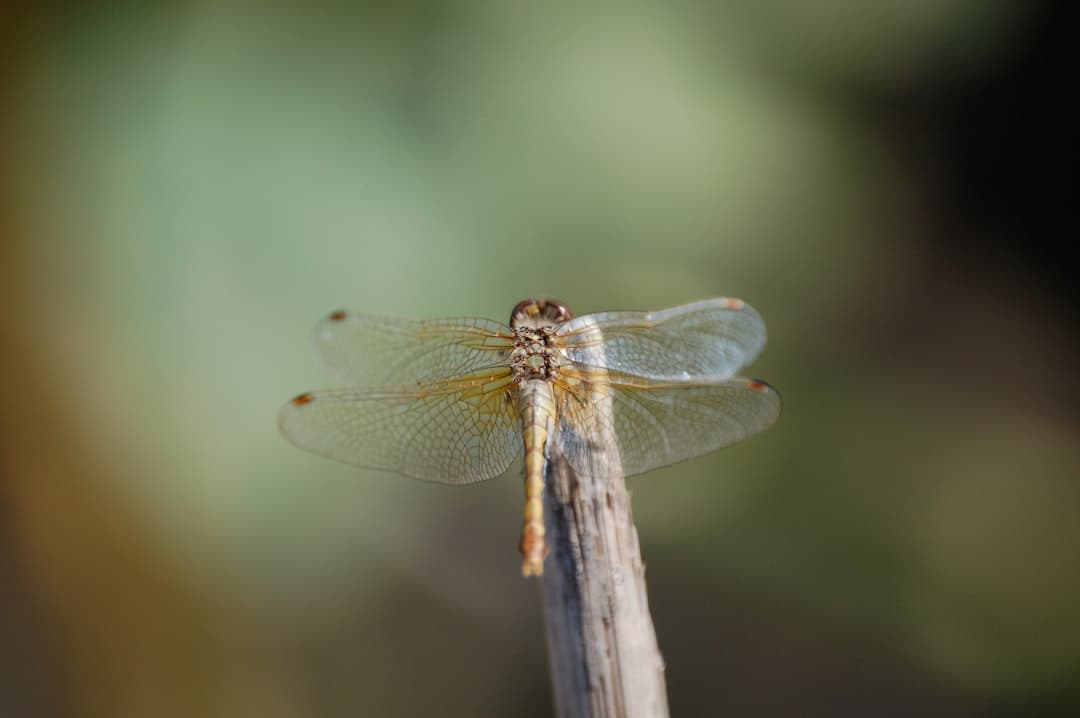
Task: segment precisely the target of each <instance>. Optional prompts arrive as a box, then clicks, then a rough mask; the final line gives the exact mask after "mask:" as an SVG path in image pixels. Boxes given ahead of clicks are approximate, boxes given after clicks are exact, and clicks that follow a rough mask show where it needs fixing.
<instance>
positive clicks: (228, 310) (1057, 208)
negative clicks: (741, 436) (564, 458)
mask: <svg viewBox="0 0 1080 718" xmlns="http://www.w3.org/2000/svg"><path fill="white" fill-rule="evenodd" d="M1063 8H1064V4H1063V3H1057V4H1052V3H1020V2H1015V1H1014V2H1009V1H1006V0H991V1H982V2H974V0H936V1H934V2H930V1H929V0H924V1H922V2H901V1H900V0H883V1H882V2H879V3H873V4H852V3H847V2H842V1H841V0H822V1H821V2H816V3H800V2H795V1H794V0H768V1H766V2H760V3H753V4H751V3H746V4H731V3H723V4H719V5H706V6H697V5H683V4H661V3H650V2H636V3H631V4H601V5H598V6H590V7H588V8H584V7H580V6H577V5H572V4H556V5H546V6H543V7H530V6H525V5H518V4H497V5H496V4H492V5H484V4H479V3H448V4H431V3H421V2H407V3H393V4H390V3H388V4H379V3H368V4H357V5H352V4H343V3H329V2H323V3H307V4H300V3H290V2H281V3H272V4H268V5H260V4H254V3H246V2H242V1H235V0H231V1H229V2H224V3H205V2H182V3H173V4H164V3H162V4H154V3H145V4H139V3H113V4H107V5H96V6H90V5H88V6H84V7H81V8H73V7H72V6H69V5H67V4H63V3H37V4H30V3H25V2H14V3H7V4H5V5H2V6H0V111H2V114H0V159H2V162H0V240H2V241H0V285H2V286H3V289H4V296H5V297H6V298H7V301H5V302H4V311H3V321H2V324H0V342H2V343H0V369H2V371H3V376H4V377H5V387H6V395H7V402H6V410H5V411H3V412H0V715H3V716H80V717H81V716H110V717H111V716H150V715H153V716H185V717H186V716H266V717H270V718H273V717H276V716H281V717H283V718H285V717H293V716H345V715H350V716H352V715H364V716H406V715H409V716H411V715H431V714H435V713H436V712H438V714H440V715H444V716H459V715H460V716H477V715H499V716H502V715H506V716H533V715H535V716H542V715H549V714H550V711H551V702H550V697H549V689H548V683H547V669H546V656H545V652H544V644H543V640H544V633H543V619H542V616H541V615H540V600H539V591H538V589H537V586H536V584H535V583H533V582H529V581H524V580H522V579H521V578H520V576H519V574H518V568H517V556H516V553H515V550H514V549H515V541H516V535H517V531H518V528H519V526H518V522H519V505H520V496H519V493H520V482H519V481H517V480H515V479H512V478H504V479H501V480H498V481H492V482H486V483H484V484H481V485H478V486H475V487H470V488H467V489H445V488H443V487H439V486H432V485H428V484H422V483H420V482H410V481H406V480H403V479H400V478H398V477H395V476H389V475H385V474H379V473H377V472H367V471H360V470H356V469H353V468H350V467H347V466H340V465H337V464H332V463H331V462H328V461H324V460H322V459H319V458H318V457H315V456H311V455H305V454H303V453H302V452H299V451H297V450H295V449H294V448H292V447H291V446H290V445H288V444H287V442H285V441H284V440H283V439H282V438H281V437H280V436H278V435H277V433H276V427H275V417H276V413H277V410H278V407H279V406H280V405H281V404H282V403H283V402H284V401H285V400H287V399H288V398H289V397H290V396H293V395H295V394H296V393H298V392H299V391H302V390H307V389H313V388H317V387H324V386H329V385H332V383H333V382H332V380H331V378H330V377H328V376H327V375H326V374H325V373H323V372H322V371H320V369H319V367H318V365H317V362H316V360H315V358H314V356H313V354H312V351H311V348H310V346H309V342H307V338H308V336H309V333H310V330H311V327H312V325H313V324H314V322H315V321H316V320H317V319H318V318H319V317H321V316H323V315H324V314H325V313H326V312H327V311H329V310H332V309H336V308H338V307H341V306H350V307H356V308H358V309H363V310H367V311H374V312H382V313H390V314H399V315H405V316H417V317H435V316H472V315H477V316H487V317H490V318H493V319H498V320H505V319H506V315H507V314H508V312H509V310H510V308H511V307H512V306H513V305H514V303H516V302H517V301H518V300H519V299H521V298H523V297H525V296H532V295H536V294H548V295H552V296H556V297H558V298H560V299H562V300H564V301H566V302H567V303H569V304H570V305H571V306H573V308H574V309H575V311H576V312H577V313H578V314H582V313H586V312H590V311H598V310H604V309H659V308H664V307H668V306H673V305H676V304H681V303H684V302H689V301H693V300H696V299H700V298H703V297H708V296H720V295H731V296H739V297H741V298H743V299H745V300H746V301H748V302H750V303H751V304H753V305H754V306H755V307H756V308H757V309H758V310H759V311H760V312H761V313H762V315H763V316H764V317H765V320H766V322H767V324H768V326H769V330H770V344H769V346H768V348H767V349H766V350H765V353H764V355H763V356H762V358H761V359H760V360H759V361H758V362H757V363H756V364H755V365H754V366H753V367H751V368H750V369H749V373H750V374H752V375H754V376H761V377H763V378H765V379H767V380H768V381H769V382H770V383H772V384H774V385H775V386H777V387H778V388H779V389H780V391H781V392H782V393H783V395H784V400H785V408H784V416H783V417H782V418H781V420H780V422H779V423H778V425H777V426H776V427H774V428H773V429H771V430H770V431H769V432H767V433H766V434H765V435H763V436H761V437H759V438H757V439H755V440H753V441H751V442H748V443H747V444H745V445H740V446H737V447H732V448H730V449H726V450H724V451H722V452H719V453H717V454H715V455H711V456H709V457H705V458H702V459H699V460H696V461H693V462H689V463H686V464H682V465H679V466H676V467H671V468H668V469H664V470H661V471H658V472H656V473H655V474H653V475H649V476H644V477H640V478H636V479H632V480H631V482H630V489H631V491H632V495H633V501H634V514H635V519H636V521H637V525H638V530H639V534H640V539H641V544H642V550H643V552H644V554H645V558H646V561H647V562H648V576H649V580H650V595H649V597H650V603H651V606H652V609H653V614H654V618H655V622H656V626H657V631H658V637H659V641H660V646H661V650H662V651H663V653H664V656H665V659H666V661H667V666H668V689H669V694H670V705H671V709H672V714H673V715H679V716H695V715H701V716H711V715H768V716H788V715H798V716H813V715H884V716H907V715H923V716H1035V715H1039V716H1042V715H1074V714H1075V713H1076V711H1077V708H1078V706H1080V611H1077V609H1076V607H1077V606H1078V605H1080V484H1078V480H1080V478H1078V477H1080V444H1078V443H1077V426H1078V423H1080V422H1078V419H1080V415H1078V409H1077V407H1078V406H1080V391H1078V383H1077V381H1076V379H1075V371H1076V367H1077V366H1078V361H1077V360H1078V358H1080V357H1078V347H1077V341H1076V319H1077V314H1076V304H1077V303H1076V296H1075V295H1076V290H1075V283H1074V282H1073V277H1072V274H1073V272H1072V266H1071V265H1072V263H1071V262H1070V261H1069V260H1068V258H1067V257H1066V256H1065V251H1066V248H1067V246H1068V242H1069V240H1068V238H1069V237H1070V236H1072V228H1073V225H1074V221H1073V219H1072V217H1071V215H1068V214H1067V208H1068V204H1067V201H1066V196H1065V195H1066V192H1067V185H1066V183H1065V181H1063V180H1062V179H1059V176H1058V174H1057V171H1056V170H1057V169H1058V167H1059V166H1060V165H1063V164H1064V163H1065V157H1066V155H1065V151H1066V148H1067V147H1068V146H1069V141H1068V139H1067V134H1066V132H1067V129H1068V128H1071V126H1072V125H1073V122H1072V119H1073V115H1074V113H1073V111H1072V110H1071V109H1069V107H1068V106H1069V104H1070V103H1068V102H1067V100H1066V93H1067V87H1068V86H1069V85H1068V80H1067V79H1066V77H1065V67H1066V51H1067V48H1068V47H1069V45H1068V43H1067V40H1066V37H1065V34H1066V32H1067V30H1066V28H1068V27H1069V26H1068V24H1067V23H1066V22H1065V18H1064V11H1063Z"/></svg>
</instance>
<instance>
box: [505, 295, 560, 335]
mask: <svg viewBox="0 0 1080 718" xmlns="http://www.w3.org/2000/svg"><path fill="white" fill-rule="evenodd" d="M573 318H574V313H573V312H571V311H570V309H569V307H567V306H566V305H565V304H563V303H562V302H559V301H556V300H554V299H523V300H522V301H520V302H518V303H517V306H516V307H514V311H513V312H511V313H510V326H511V327H513V328H514V329H517V328H518V327H541V326H552V325H559V324H562V323H563V322H565V321H568V320H570V319H573Z"/></svg>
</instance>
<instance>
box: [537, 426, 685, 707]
mask: <svg viewBox="0 0 1080 718" xmlns="http://www.w3.org/2000/svg"><path fill="white" fill-rule="evenodd" d="M612 445H613V444H610V443H609V444H607V446H612ZM603 448H604V444H603V443H598V444H597V449H598V451H596V452H594V454H593V456H592V459H591V461H592V463H593V469H594V470H591V471H590V474H591V475H590V476H584V475H579V474H578V473H577V472H575V471H574V469H573V468H572V467H571V466H570V465H569V463H568V462H567V461H566V459H565V458H563V457H562V456H561V455H559V454H558V453H557V452H554V451H550V450H549V457H548V461H547V464H546V466H545V477H544V479H545V484H546V487H547V490H546V491H545V492H544V493H545V512H544V513H545V517H546V519H545V524H546V526H545V530H546V532H547V537H548V541H549V542H550V543H549V545H550V547H551V552H552V553H551V556H549V558H548V561H547V562H546V563H547V565H546V567H545V570H544V575H543V579H542V583H543V593H544V614H545V618H546V622H547V641H548V657H549V660H550V663H551V679H552V683H553V686H554V692H555V712H556V715H558V716H560V718H578V717H579V716H587V717H588V718H616V717H618V718H623V717H626V718H666V717H667V715H668V707H667V690H666V688H665V685H664V661H663V658H662V657H661V656H660V648H659V646H658V645H657V642H656V631H655V629H654V628H653V623H652V617H651V616H650V615H649V601H648V596H647V593H646V589H645V566H644V564H643V563H642V561H641V551H640V549H639V547H638V537H637V530H636V529H635V528H634V522H633V518H632V516H631V514H630V497H629V495H628V494H627V491H626V482H625V481H624V479H623V475H622V468H621V463H620V461H619V460H618V457H617V455H615V456H613V455H610V454H605V453H604V452H603Z"/></svg>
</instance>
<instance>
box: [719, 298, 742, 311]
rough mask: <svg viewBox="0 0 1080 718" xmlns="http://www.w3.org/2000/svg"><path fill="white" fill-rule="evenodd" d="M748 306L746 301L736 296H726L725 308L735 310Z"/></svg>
mask: <svg viewBox="0 0 1080 718" xmlns="http://www.w3.org/2000/svg"><path fill="white" fill-rule="evenodd" d="M745 306H746V302H744V301H743V300H741V299H736V298H734V297H724V309H734V310H735V311H739V310H741V309H742V308H743V307H745Z"/></svg>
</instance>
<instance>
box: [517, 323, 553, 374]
mask: <svg viewBox="0 0 1080 718" xmlns="http://www.w3.org/2000/svg"><path fill="white" fill-rule="evenodd" d="M554 333H555V328H554V327H542V328H536V329H534V328H532V327H518V328H516V329H514V349H513V351H511V352H510V368H511V369H513V370H514V381H516V382H522V381H525V380H526V379H550V378H552V377H554V376H555V374H556V372H557V370H558V362H557V358H558V354H557V352H556V351H555V348H554V347H553V346H552V345H551V341H552V335H553V334H554Z"/></svg>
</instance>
